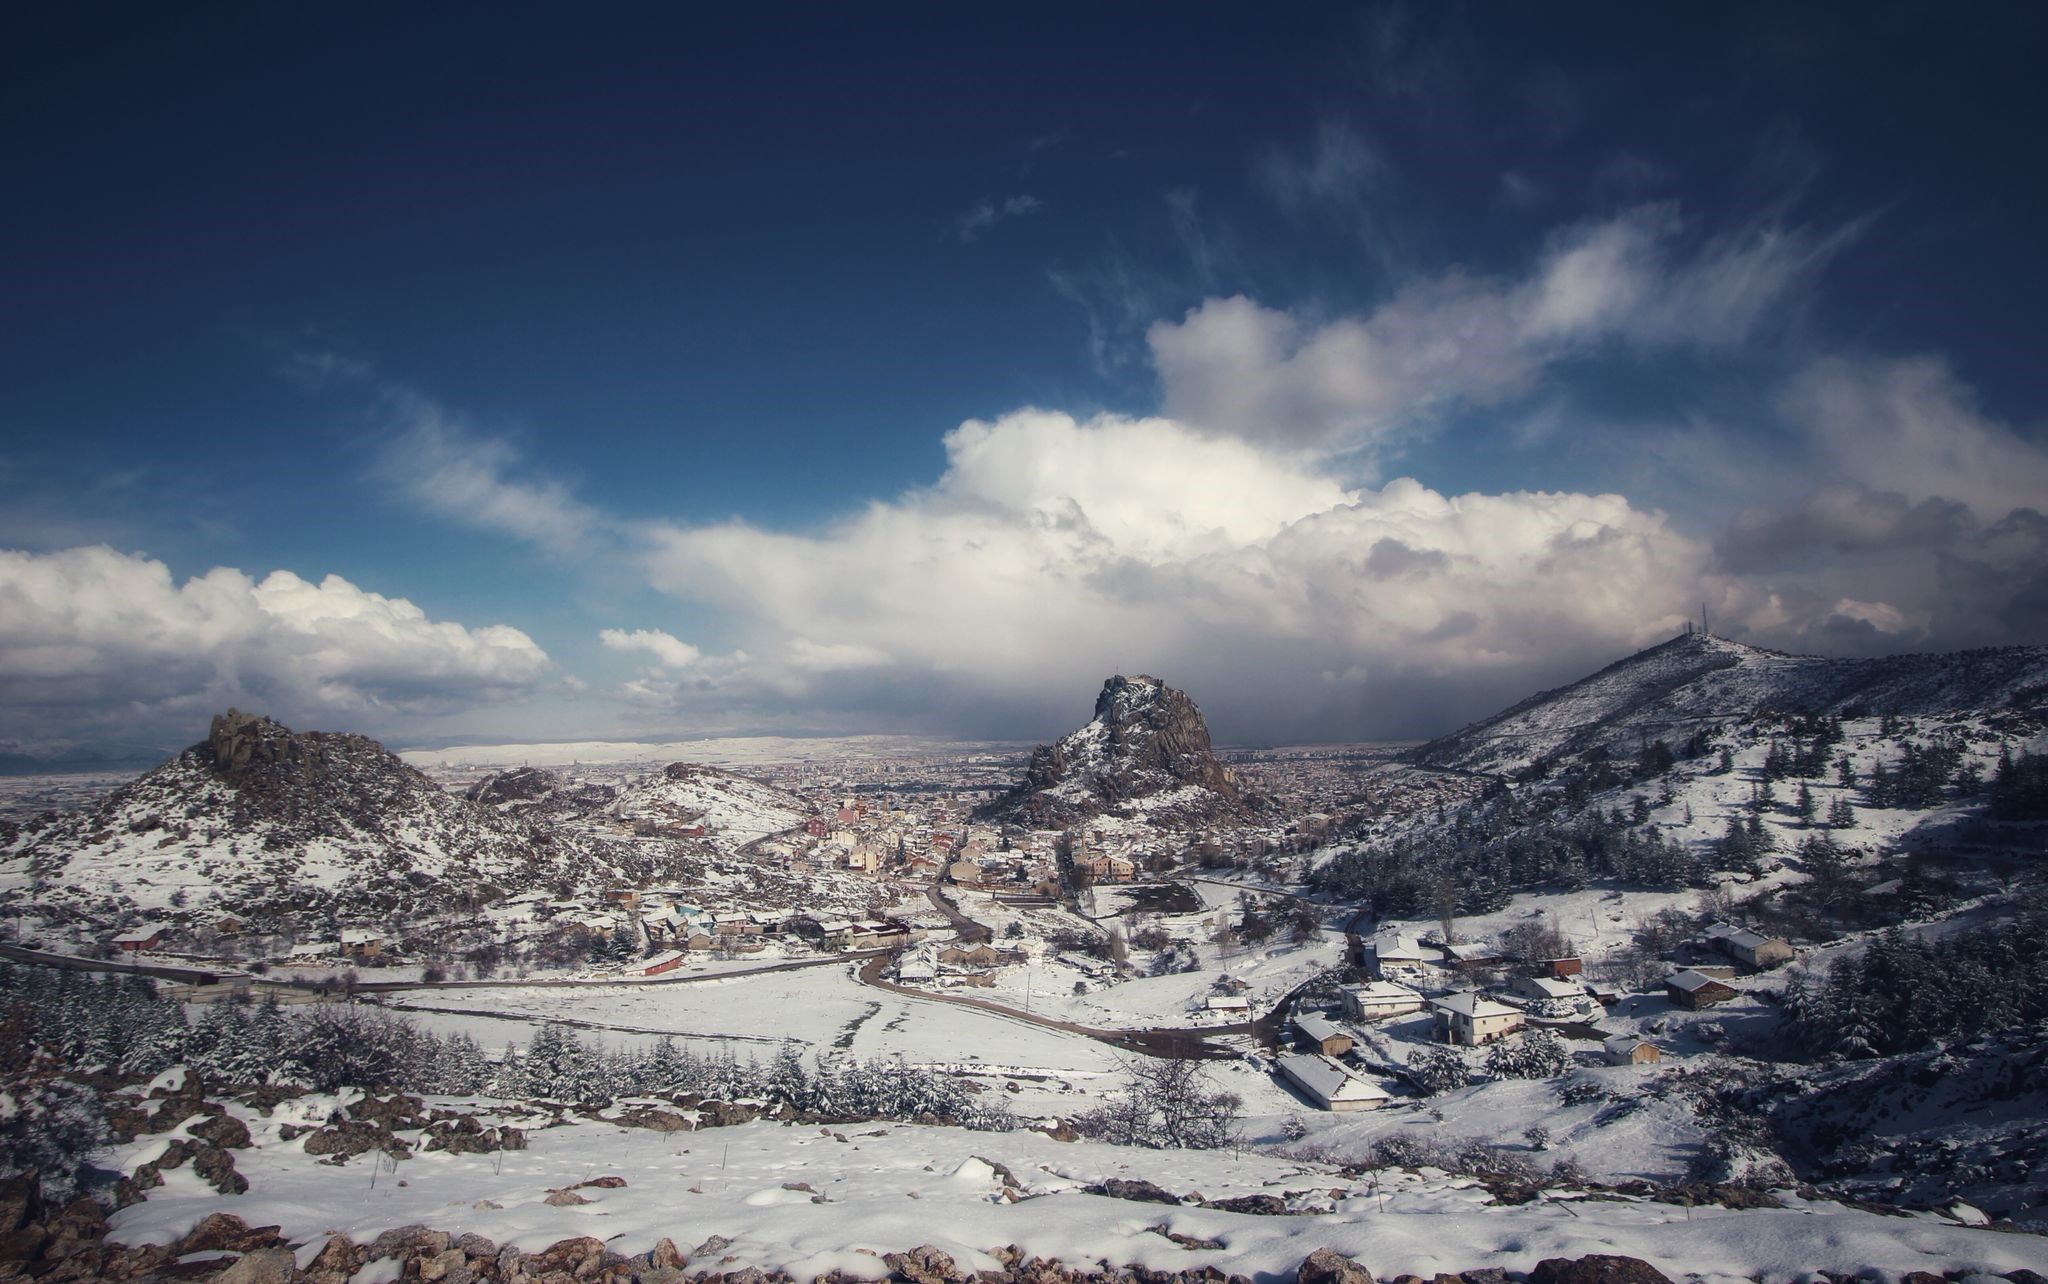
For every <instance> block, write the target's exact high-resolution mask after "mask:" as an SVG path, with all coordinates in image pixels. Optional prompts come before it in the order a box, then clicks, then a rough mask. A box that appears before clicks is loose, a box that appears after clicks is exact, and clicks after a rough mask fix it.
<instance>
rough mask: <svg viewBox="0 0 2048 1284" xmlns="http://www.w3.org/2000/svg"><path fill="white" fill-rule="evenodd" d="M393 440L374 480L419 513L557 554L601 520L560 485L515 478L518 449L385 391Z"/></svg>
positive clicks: (426, 402)
mask: <svg viewBox="0 0 2048 1284" xmlns="http://www.w3.org/2000/svg"><path fill="white" fill-rule="evenodd" d="M383 400H384V402H385V403H386V405H387V406H388V407H389V408H390V410H391V412H392V415H393V417H394V418H395V420H396V422H397V432H396V434H395V435H394V436H393V437H392V438H391V439H390V440H389V441H387V442H386V443H385V445H384V447H383V449H382V450H381V452H380V454H379V456H378V460H377V473H378V475H379V477H380V478H381V479H382V480H383V481H384V482H385V483H386V484H387V485H389V486H391V487H392V488H393V489H395V490H397V491H398V492H399V493H400V494H401V495H403V496H405V497H406V498H407V499H409V500H411V501H412V502H413V503H414V504H417V505H418V506H419V507H421V508H424V509H426V510H427V511H429V512H432V513H438V514H440V515H441V516H443V517H449V518H453V519H455V520H457V521H460V522H463V523H464V524H466V525H470V526H475V527H478V528H480V529H483V530H487V531H494V532H497V533H499V534H505V535H513V536H516V537H518V538H520V539H525V540H530V541H532V542H534V543H536V544H539V545H542V546H543V547H547V548H551V549H553V550H556V551H562V550H566V549H572V548H575V547H577V546H579V545H582V544H584V543H586V542H587V541H588V540H589V539H590V538H591V537H592V536H593V535H595V534H596V533H597V532H598V531H599V530H600V529H601V528H602V526H603V525H604V522H603V518H602V517H601V515H600V514H599V513H598V512H597V511H596V510H595V509H593V508H592V507H591V506H589V505H588V504H585V503H583V502H582V501H581V500H578V499H577V498H576V497H575V496H574V495H573V494H572V493H571V491H570V489H569V487H567V486H565V485H563V484H562V483H560V482H556V481H550V480H546V479H537V478H533V477H530V476H521V475H520V473H521V469H522V466H523V465H524V460H523V458H522V456H521V454H520V452H519V450H518V449H517V448H516V447H515V446H513V445H512V444H511V443H510V442H508V441H506V440H504V439H503V438H500V437H492V436H487V435H483V434H480V433H477V432H474V431H472V430H471V429H469V428H468V427H466V426H465V425H464V424H462V423H461V422H460V420H458V419H457V418H456V417H455V416H453V415H451V414H449V413H448V412H447V411H446V410H445V409H444V408H443V407H442V406H441V405H440V404H439V403H437V402H435V401H433V400H432V399H431V398H427V397H423V396H421V395H419V394H418V393H416V392H413V391H411V390H409V389H405V388H400V387H397V386H387V387H386V388H385V389H383Z"/></svg>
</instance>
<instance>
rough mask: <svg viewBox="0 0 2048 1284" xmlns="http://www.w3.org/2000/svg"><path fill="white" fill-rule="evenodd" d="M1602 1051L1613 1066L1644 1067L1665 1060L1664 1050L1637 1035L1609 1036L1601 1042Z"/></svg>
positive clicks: (1608, 1062)
mask: <svg viewBox="0 0 2048 1284" xmlns="http://www.w3.org/2000/svg"><path fill="white" fill-rule="evenodd" d="M1600 1051H1601V1054H1602V1055H1603V1056H1605V1057H1606V1058H1607V1064H1608V1065H1611V1066H1643V1065H1650V1064H1652V1063H1654V1062H1658V1061H1662V1060H1663V1059H1664V1049H1662V1048H1660V1047H1658V1046H1657V1045H1656V1044H1654V1043H1652V1042H1650V1041H1649V1040H1648V1039H1645V1038H1643V1037H1642V1036H1641V1035H1635V1034H1615V1035H1609V1036H1608V1037H1607V1038H1605V1039H1602V1040H1601V1041H1600Z"/></svg>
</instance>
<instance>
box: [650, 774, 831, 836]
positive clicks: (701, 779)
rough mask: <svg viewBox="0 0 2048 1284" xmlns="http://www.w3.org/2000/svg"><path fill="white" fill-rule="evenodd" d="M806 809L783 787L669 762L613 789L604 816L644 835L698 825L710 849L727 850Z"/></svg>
mask: <svg viewBox="0 0 2048 1284" xmlns="http://www.w3.org/2000/svg"><path fill="white" fill-rule="evenodd" d="M812 810H813V809H812V808H811V806H810V805H809V804H807V803H806V802H804V800H803V799H801V798H799V797H797V796H796V795H795V794H792V793H790V792H788V791H787V790H783V789H777V788H776V787H775V786H773V785H769V784H764V783H763V782H761V781H759V780H755V779H753V778H751V777H749V776H742V775H738V774H736V773H734V772H730V771H722V770H720V769H719V768H717V767H706V766H702V765H700V764H697V763H690V762H672V763H670V764H669V765H668V766H666V767H663V768H662V769H661V770H660V771H658V772H655V773H654V774H653V775H650V776H647V777H645V778H643V779H641V780H638V781H635V782H634V783H632V784H630V785H627V786H626V787H625V788H624V789H621V790H620V791H619V795H618V798H617V799H616V800H614V801H613V803H612V805H611V807H610V814H611V815H612V816H614V817H616V818H617V819H618V820H620V821H621V822H623V823H625V824H628V825H631V826H633V827H635V828H636V829H643V830H645V831H646V832H650V833H657V834H658V833H676V832H683V831H689V830H695V829H697V828H700V827H701V828H702V829H703V831H704V833H703V835H702V837H703V838H704V840H705V841H706V842H708V843H710V844H711V845H712V846H714V847H718V848H721V849H724V850H733V849H737V848H740V847H744V846H745V845H746V844H748V843H751V842H753V841H754V840H755V839H758V838H765V837H767V836H768V835H769V834H779V833H782V832H783V831H784V830H788V829H794V828H796V827H797V826H799V825H801V824H803V823H804V821H805V820H806V819H808V818H809V817H810V815H811V813H812Z"/></svg>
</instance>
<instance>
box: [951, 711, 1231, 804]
mask: <svg viewBox="0 0 2048 1284" xmlns="http://www.w3.org/2000/svg"><path fill="white" fill-rule="evenodd" d="M1255 802H1256V800H1254V799H1251V798H1248V797H1247V796H1246V794H1245V793H1244V791H1243V790H1242V789H1241V788H1240V787H1239V785H1238V782H1237V778H1236V777H1235V776H1234V775H1232V774H1231V772H1230V769H1229V768H1227V767H1225V766H1224V765H1223V764H1222V763H1221V762H1219V761H1217V759H1216V756H1215V754H1214V753H1213V752H1211V750H1210V746H1209V728H1208V726H1207V725H1206V724H1205V723H1204V722H1203V721H1202V711H1201V710H1200V709H1197V708H1196V707H1195V702H1194V701H1193V700H1191V699H1189V698H1188V696H1187V694H1186V693H1185V692H1182V691H1177V690H1175V689H1174V688H1172V687H1170V686H1167V685H1166V684H1165V683H1164V682H1161V681H1160V680H1159V679H1158V678H1154V677H1149V676H1146V675H1144V674H1139V675H1137V676H1135V677H1124V676H1122V675H1119V676H1117V677H1113V678H1111V679H1110V680H1109V681H1107V682H1105V683H1103V685H1102V693H1101V694H1100V695H1098V696H1097V697H1096V699H1095V716H1094V718H1093V719H1091V720H1090V721H1089V722H1088V724H1087V725H1086V726H1084V727H1082V728H1081V729H1080V730H1078V731H1074V732H1071V733H1069V734H1068V735H1066V736H1063V737H1061V738H1060V739H1059V740H1058V741H1055V742H1054V743H1052V744H1049V745H1041V746H1039V747H1038V749H1037V750H1035V751H1034V752H1033V753H1032V755H1031V762H1030V765H1029V766H1028V767H1026V769H1025V773H1024V779H1023V781H1022V782H1021V783H1020V784H1018V785H1017V787H1016V788H1015V789H1012V790H1011V791H1010V792H1009V793H1008V794H1006V795H1004V796H1003V797H1002V798H1001V799H999V800H997V801H996V802H995V803H993V804H991V805H990V807H989V808H988V809H987V814H988V815H989V816H991V817H993V818H998V819H1010V820H1019V821H1022V822H1024V823H1027V824H1032V825H1046V826H1065V825H1071V824H1074V823H1076V822H1077V821H1082V820H1087V819H1089V818H1091V817H1094V816H1102V815H1110V816H1118V817H1124V818H1130V819H1145V820H1150V821H1151V822H1152V823H1155V824H1164V825H1173V824H1181V823H1197V822H1201V821H1205V820H1209V819H1212V818H1214V817H1216V816H1218V815H1221V814H1225V813H1236V812H1241V811H1243V810H1245V809H1246V808H1247V807H1248V806H1249V805H1253V804H1255Z"/></svg>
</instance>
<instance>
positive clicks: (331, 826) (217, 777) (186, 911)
mask: <svg viewBox="0 0 2048 1284" xmlns="http://www.w3.org/2000/svg"><path fill="white" fill-rule="evenodd" d="M542 783H544V782H536V781H535V780H533V779H522V780H520V781H511V782H506V783H505V784H504V786H503V792H504V793H505V795H506V796H507V797H512V798H515V800H516V796H523V795H524V794H525V793H528V792H531V791H533V790H537V789H540V788H541V784H542ZM544 798H545V799H547V800H552V802H553V803H555V804H560V806H562V807H569V808H570V810H575V809H577V808H583V809H586V810H587V809H589V808H591V807H601V806H602V805H604V803H605V802H607V801H608V796H606V797H603V798H596V799H594V800H593V799H591V798H585V797H584V796H583V795H582V794H581V793H580V792H578V790H576V789H569V790H566V791H565V790H560V789H557V790H554V791H552V792H547V793H545V794H544ZM565 799H567V801H565ZM572 802H573V806H572V805H571V804H572ZM559 819H561V817H560V816H558V815H557V814H555V812H554V811H551V810H549V809H548V808H546V807H542V808H541V809H540V810H537V811H535V812H533V814H526V813H525V811H524V810H523V809H522V808H521V807H519V806H512V805H506V804H505V803H504V801H503V800H501V799H498V798H496V797H495V796H494V797H493V800H492V801H490V802H482V801H472V800H470V799H467V798H463V797H459V796H457V795H454V794H450V793H449V792H447V791H446V790H444V789H442V788H441V787H440V786H439V785H437V784H436V783H435V782H434V781H432V780H431V779H429V778H428V777H427V776H426V775H424V774H423V773H421V772H420V771H418V770H416V769H415V768H413V767H411V766H410V765H408V764H407V763H405V762H403V761H401V760H400V759H399V758H398V757H397V755H395V754H392V753H390V752H389V751H387V750H386V749H385V748H384V746H383V745H381V744H379V743H377V742H376V741H375V740H372V739H369V738H368V737H366V736H360V735H354V734H348V733H342V732H324V731H309V732H298V731H293V730H292V729H291V728H289V727H286V726H285V725H283V724H282V723H279V722H276V721H274V720H272V719H270V718H265V717H259V716H257V715H254V714H248V713H243V712H242V711H240V710H238V709H230V710H228V711H227V712H225V713H223V714H220V715H219V716H217V717H215V718H214V719H213V720H212V723H211V725H210V727H209V728H208V731H207V736H206V739H205V740H203V741H201V742H200V743H198V744H196V745H193V746H192V747H191V748H189V749H187V750H185V751H184V752H183V753H181V754H179V755H178V756H177V757H176V758H174V759H172V760H171V761H169V762H167V763H164V764H163V765H162V766H160V767H158V768H156V769H155V770H153V771H151V772H149V773H147V774H145V775H144V776H142V777H141V778H140V779H138V780H135V781H132V782H130V783H129V784H126V785H123V786H122V787H120V788H119V789H116V790H115V791H114V792H113V793H111V794H109V795H108V796H107V797H106V798H105V799H103V800H102V801H101V802H100V803H99V804H97V805H96V806H94V807H93V808H91V809H89V810H84V811H77V812H71V813H66V814H62V815H59V814H55V813H52V814H50V815H49V816H47V817H38V818H36V819H35V820H33V821H31V822H29V823H28V824H25V825H23V826H22V827H21V829H20V831H19V832H18V833H17V834H15V835H14V836H13V837H12V838H11V839H9V838H6V837H5V836H0V859H7V858H25V859H27V860H29V861H31V862H33V863H34V864H35V866H36V868H37V869H38V870H39V871H40V872H42V873H43V875H44V876H45V878H46V879H47V888H48V891H47V900H48V907H47V908H48V912H49V914H50V915H51V916H52V917H55V918H60V919H61V918H79V919H84V920H87V921H106V922H114V921H118V920H119V919H120V917H121V916H122V915H123V914H126V913H133V914H136V915H138V916H142V917H148V918H151V919H154V920H156V921H159V922H163V923H166V924H169V925H172V926H173V927H174V928H175V926H176V925H178V923H179V921H180V920H196V921H199V922H209V921H211V920H213V919H214V918H216V917H217V916H218V915H219V914H221V913H223V912H225V913H228V914H231V915H233V916H235V917H237V918H239V919H242V920H244V921H250V922H253V923H256V924H261V923H265V922H266V921H268V922H277V921H297V922H299V923H308V922H314V921H323V922H331V921H332V920H335V919H340V920H342V921H344V922H346V921H348V920H349V919H352V918H358V917H366V916H372V915H374V916H375V917H376V918H378V919H380V920H384V919H390V918H392V917H399V918H403V917H406V916H408V915H410V914H411V913H412V912H414V911H416V910H425V909H429V908H432V909H437V910H438V909H445V908H446V907H447V906H448V905H450V904H458V905H459V904H469V903H477V902H481V901H486V900H491V899H496V898H498V897H501V896H503V895H505V894H507V893H516V892H519V891H524V890H528V889H537V888H550V889H552V888H556V887H562V886H572V887H598V886H611V885H617V884H626V885H632V884H636V883H642V882H646V881H649V880H652V879H658V878H663V877H667V876H669V875H671V874H677V875H679V874H680V873H681V872H682V871H683V870H684V869H685V868H686V867H687V862H686V861H685V859H684V854H683V853H682V852H680V851H677V850H673V849H671V850H667V851H666V852H661V851H657V850H656V849H653V848H652V846H651V845H649V844H632V843H626V842H621V841H617V840H615V839H613V838H611V837H609V836H608V835H605V834H602V833H599V832H596V831H595V830H594V829H593V828H592V827H590V826H578V825H562V824H557V823H555V822H556V821H557V820H559ZM195 885H196V886H198V887H202V888H204V889H205V890H204V891H203V892H201V893H200V894H199V895H198V896H195V897H193V898H192V899H191V900H190V901H187V900H185V899H183V898H182V897H180V898H177V899H173V898H172V895H171V893H170V892H167V891H165V892H159V891H155V890H151V889H157V888H165V887H173V888H179V887H192V886H195Z"/></svg>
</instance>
